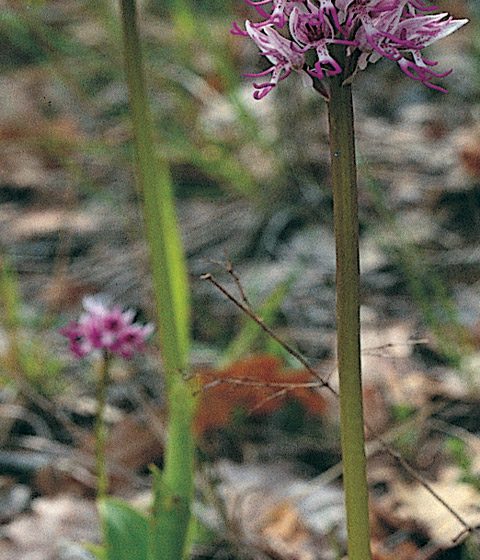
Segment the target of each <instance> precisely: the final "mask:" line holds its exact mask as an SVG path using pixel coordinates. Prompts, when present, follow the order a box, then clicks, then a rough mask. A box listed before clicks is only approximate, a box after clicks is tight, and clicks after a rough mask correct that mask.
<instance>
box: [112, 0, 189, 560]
mask: <svg viewBox="0 0 480 560" xmlns="http://www.w3.org/2000/svg"><path fill="white" fill-rule="evenodd" d="M120 4H121V10H122V22H123V38H124V54H125V68H126V75H127V82H128V90H129V99H130V110H131V116H132V121H133V132H134V144H135V153H136V160H137V184H138V186H139V191H140V193H141V195H142V197H143V211H144V220H145V227H146V235H147V241H148V245H149V249H150V259H151V267H152V274H153V288H154V293H155V299H156V305H157V324H158V331H159V332H158V334H159V342H160V347H161V353H162V361H163V366H164V369H165V375H166V384H167V392H168V438H167V443H166V448H165V452H164V468H163V472H162V476H161V481H160V483H157V484H155V492H156V495H155V528H154V534H156V538H155V539H154V543H153V544H152V546H153V554H154V556H153V557H154V558H156V559H158V560H179V559H181V558H182V556H183V555H184V554H185V550H184V549H185V540H186V535H187V530H188V525H189V520H190V505H191V501H192V498H193V471H194V441H193V435H192V430H191V424H192V420H193V414H194V408H195V406H194V405H195V403H194V398H193V396H192V392H191V390H190V388H189V387H188V385H187V383H186V382H184V380H183V373H184V372H185V370H186V369H187V367H188V354H189V338H190V332H189V331H190V318H189V311H190V305H189V289H188V280H187V271H186V263H185V257H184V252H183V248H182V244H181V240H180V234H179V229H178V224H177V219H176V215H175V206H174V196H173V189H172V182H171V177H170V171H169V167H168V163H167V162H166V161H165V160H164V159H163V158H161V157H159V155H158V154H157V153H156V151H155V146H154V142H153V125H152V118H151V115H150V111H149V107H148V101H147V94H146V88H145V80H144V69H143V64H142V56H141V49H140V41H139V34H138V28H137V18H136V2H135V0H121V2H120Z"/></svg>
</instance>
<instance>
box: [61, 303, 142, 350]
mask: <svg viewBox="0 0 480 560" xmlns="http://www.w3.org/2000/svg"><path fill="white" fill-rule="evenodd" d="M83 307H84V309H85V311H84V312H83V313H82V314H81V315H80V318H79V320H78V321H77V322H75V321H72V322H71V323H69V324H68V325H67V326H66V327H64V328H63V329H60V333H61V334H62V335H63V336H66V337H67V338H68V340H69V344H70V351H71V352H72V353H73V354H74V355H75V356H76V357H78V358H83V357H84V356H87V355H88V354H91V353H93V352H95V351H103V352H109V353H112V354H116V355H117V356H120V357H122V358H125V359H129V358H131V357H132V356H133V355H134V354H135V353H137V352H142V351H143V350H144V349H145V341H146V339H147V338H148V337H149V336H150V335H151V334H152V332H153V326H152V325H150V324H147V325H140V324H139V323H136V322H134V318H135V312H134V311H132V310H130V309H129V310H127V311H122V309H121V308H120V307H119V306H117V305H115V306H112V307H109V306H108V305H107V303H105V302H104V301H102V299H100V298H98V297H93V296H88V297H85V298H84V299H83Z"/></svg>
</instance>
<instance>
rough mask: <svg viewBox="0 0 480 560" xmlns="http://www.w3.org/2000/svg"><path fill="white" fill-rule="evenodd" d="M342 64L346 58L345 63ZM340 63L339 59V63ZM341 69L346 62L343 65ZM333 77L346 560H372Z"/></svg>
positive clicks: (351, 252) (350, 168) (342, 104)
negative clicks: (346, 532) (347, 559)
mask: <svg viewBox="0 0 480 560" xmlns="http://www.w3.org/2000/svg"><path fill="white" fill-rule="evenodd" d="M343 62H344V61H343ZM341 64H342V62H341ZM342 66H343V67H345V66H344V64H342ZM343 80H344V78H343V76H342V75H340V76H335V77H334V78H332V79H331V80H330V81H331V84H330V101H329V103H328V116H329V126H330V152H331V162H332V163H331V166H332V184H333V206H334V222H335V241H336V258H337V275H336V288H337V306H336V315H337V360H338V372H339V378H340V427H341V441H342V456H343V484H344V489H345V503H346V510H347V529H348V558H349V560H370V559H371V552H370V530H369V519H368V488H367V478H366V458H365V436H364V425H363V401H362V382H361V367H360V299H359V285H360V269H359V250H358V202H357V172H356V163H355V137H354V116H353V103H352V89H351V86H350V85H343V84H342V82H343Z"/></svg>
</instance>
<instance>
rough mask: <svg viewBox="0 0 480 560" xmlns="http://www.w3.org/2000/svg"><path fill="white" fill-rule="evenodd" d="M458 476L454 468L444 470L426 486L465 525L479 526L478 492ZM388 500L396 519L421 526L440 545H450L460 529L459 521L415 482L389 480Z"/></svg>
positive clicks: (461, 526) (461, 530)
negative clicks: (434, 480)
mask: <svg viewBox="0 0 480 560" xmlns="http://www.w3.org/2000/svg"><path fill="white" fill-rule="evenodd" d="M460 475H461V473H460V471H459V470H458V469H457V468H449V469H445V470H443V471H442V472H441V473H440V476H439V479H438V480H437V481H436V482H431V483H430V486H431V487H432V488H433V489H434V490H435V491H436V492H437V493H438V495H440V496H441V497H442V498H443V499H444V500H445V501H446V502H447V503H448V505H449V506H450V507H451V508H452V509H453V510H455V511H456V512H457V513H458V514H459V515H460V516H461V517H462V518H463V519H464V520H465V521H466V522H467V523H468V524H470V525H471V526H473V527H476V526H479V525H480V493H479V492H478V490H476V489H475V488H474V487H473V486H471V485H470V484H466V483H463V482H459V479H460ZM390 499H391V504H392V507H393V514H394V515H395V517H396V518H397V519H399V520H400V521H405V522H414V523H416V524H417V525H418V526H420V527H424V528H425V530H426V531H427V534H428V536H429V537H430V539H431V540H432V541H434V542H435V543H437V544H439V545H441V546H445V547H449V546H452V544H454V543H453V541H454V539H455V538H456V537H458V536H459V535H460V534H461V533H462V532H463V530H464V527H463V525H462V524H461V523H460V521H459V520H458V519H456V518H455V517H454V516H453V515H452V513H451V512H449V511H448V510H447V509H446V508H445V506H444V505H442V504H441V503H440V502H439V501H438V500H437V499H436V498H435V497H434V496H432V494H431V493H430V492H429V491H428V490H427V489H426V488H425V487H424V486H421V485H420V484H418V483H414V484H405V483H403V482H401V481H400V480H394V481H392V484H391V493H390Z"/></svg>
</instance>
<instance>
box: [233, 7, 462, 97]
mask: <svg viewBox="0 0 480 560" xmlns="http://www.w3.org/2000/svg"><path fill="white" fill-rule="evenodd" d="M245 2H246V3H247V4H249V5H250V6H253V7H254V8H255V9H256V11H257V12H258V14H259V16H260V17H261V18H262V21H260V22H256V23H253V22H251V21H249V20H247V21H246V22H245V29H242V28H241V27H240V26H239V25H238V24H237V23H234V24H233V27H232V33H233V34H234V35H244V36H249V37H250V38H251V39H252V40H253V41H254V42H255V44H256V45H257V46H258V47H259V49H260V51H261V54H262V55H263V56H265V57H266V58H267V59H268V60H269V61H270V62H271V64H272V65H271V66H270V67H269V68H267V69H266V70H264V71H263V72H259V73H256V74H246V76H248V77H252V78H259V77H264V76H270V79H269V80H268V81H265V82H262V83H254V84H253V87H254V88H255V92H254V97H255V99H261V98H263V97H265V95H267V94H268V93H269V92H270V91H271V90H272V89H273V88H274V87H275V86H276V85H277V84H278V82H279V81H280V80H283V79H285V78H286V77H288V76H289V75H290V74H291V72H292V71H293V70H295V71H297V72H301V73H302V74H303V76H304V77H307V80H308V81H309V83H311V84H313V83H314V84H315V86H316V89H318V90H319V91H320V93H324V94H325V95H326V96H327V97H328V92H327V90H326V89H325V87H324V86H323V83H322V82H321V80H323V79H324V78H326V77H330V76H336V75H338V74H341V73H342V72H343V71H344V70H345V71H346V72H348V75H347V76H345V77H346V78H349V77H351V76H353V75H354V74H355V72H356V71H357V70H364V69H365V68H366V66H367V65H368V63H369V62H371V63H374V62H377V61H378V60H380V59H381V58H386V59H389V60H392V61H394V62H396V63H397V64H398V65H399V67H400V68H401V70H402V71H403V72H404V73H405V74H406V75H407V76H409V77H410V78H412V79H413V80H417V81H419V82H421V83H423V84H424V85H425V86H427V87H429V88H431V89H435V90H438V91H442V92H445V91H446V90H445V89H444V88H443V87H441V86H439V85H437V84H435V83H433V80H435V79H438V78H444V77H445V76H447V75H448V74H450V72H451V70H448V71H446V72H436V71H435V70H433V67H435V66H436V65H437V62H435V61H432V60H429V59H427V58H425V57H424V56H423V55H422V53H421V51H422V49H424V48H425V47H427V46H428V45H430V44H432V43H433V42H435V41H437V40H438V39H442V38H443V37H446V36H447V35H450V34H451V33H453V32H454V31H456V30H457V29H458V28H459V27H461V26H462V25H464V24H465V23H467V21H468V20H466V19H453V18H452V17H451V16H450V15H449V14H447V13H438V14H432V13H430V12H432V11H434V10H437V8H436V7H434V6H428V5H427V4H426V3H425V1H424V0H245ZM332 45H345V48H346V49H347V55H348V56H347V61H348V68H342V66H341V64H340V63H339V62H338V60H337V59H336V58H335V56H334V55H332V53H331V51H332V48H331V46H332Z"/></svg>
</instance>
